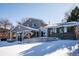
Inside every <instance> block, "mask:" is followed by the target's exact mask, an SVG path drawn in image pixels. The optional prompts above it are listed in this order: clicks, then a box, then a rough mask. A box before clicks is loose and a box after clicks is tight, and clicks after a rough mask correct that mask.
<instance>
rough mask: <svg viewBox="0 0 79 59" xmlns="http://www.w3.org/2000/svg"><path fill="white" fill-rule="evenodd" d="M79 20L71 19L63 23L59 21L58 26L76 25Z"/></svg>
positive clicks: (78, 23)
mask: <svg viewBox="0 0 79 59" xmlns="http://www.w3.org/2000/svg"><path fill="white" fill-rule="evenodd" d="M78 25H79V22H76V21H72V22H64V23H59V24H58V26H60V27H62V26H64V27H69V26H78Z"/></svg>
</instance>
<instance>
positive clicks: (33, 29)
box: [10, 18, 46, 40]
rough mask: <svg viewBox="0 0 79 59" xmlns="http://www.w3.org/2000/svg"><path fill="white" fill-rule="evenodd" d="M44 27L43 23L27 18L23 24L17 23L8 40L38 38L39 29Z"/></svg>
mask: <svg viewBox="0 0 79 59" xmlns="http://www.w3.org/2000/svg"><path fill="white" fill-rule="evenodd" d="M44 26H46V23H45V22H44V21H42V20H40V19H36V18H28V19H26V21H25V22H23V23H18V25H17V26H16V27H15V28H13V29H12V30H11V31H10V39H12V38H13V39H16V40H23V39H26V38H31V37H39V36H40V31H39V28H41V27H44ZM41 33H42V31H41ZM41 35H42V34H41Z"/></svg>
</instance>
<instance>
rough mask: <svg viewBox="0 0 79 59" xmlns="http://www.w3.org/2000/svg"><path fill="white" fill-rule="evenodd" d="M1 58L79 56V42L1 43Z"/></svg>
mask: <svg viewBox="0 0 79 59" xmlns="http://www.w3.org/2000/svg"><path fill="white" fill-rule="evenodd" d="M0 56H79V40H57V41H48V42H35V43H34V42H33V43H21V44H18V41H16V42H12V43H8V42H0Z"/></svg>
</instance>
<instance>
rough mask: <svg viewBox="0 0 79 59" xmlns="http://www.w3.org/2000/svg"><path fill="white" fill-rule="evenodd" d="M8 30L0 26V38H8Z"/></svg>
mask: <svg viewBox="0 0 79 59" xmlns="http://www.w3.org/2000/svg"><path fill="white" fill-rule="evenodd" d="M9 31H10V30H8V29H4V28H0V39H2V38H7V39H8V38H9Z"/></svg>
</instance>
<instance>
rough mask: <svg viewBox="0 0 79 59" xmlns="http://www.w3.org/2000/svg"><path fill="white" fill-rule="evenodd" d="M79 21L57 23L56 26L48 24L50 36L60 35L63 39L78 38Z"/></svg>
mask: <svg viewBox="0 0 79 59" xmlns="http://www.w3.org/2000/svg"><path fill="white" fill-rule="evenodd" d="M78 28H79V22H74V21H72V22H64V23H57V25H56V26H48V27H47V29H48V37H58V38H61V39H78V37H79V34H78V33H79V31H78Z"/></svg>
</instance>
